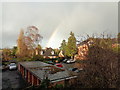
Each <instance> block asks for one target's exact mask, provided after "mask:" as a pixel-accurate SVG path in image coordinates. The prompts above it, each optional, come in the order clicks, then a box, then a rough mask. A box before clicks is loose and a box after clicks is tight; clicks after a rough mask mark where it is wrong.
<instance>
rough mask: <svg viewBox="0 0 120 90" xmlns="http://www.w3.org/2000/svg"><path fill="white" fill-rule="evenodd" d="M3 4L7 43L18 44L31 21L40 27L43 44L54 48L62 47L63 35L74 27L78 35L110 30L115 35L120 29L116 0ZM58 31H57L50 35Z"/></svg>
mask: <svg viewBox="0 0 120 90" xmlns="http://www.w3.org/2000/svg"><path fill="white" fill-rule="evenodd" d="M2 7H3V16H2V18H3V47H11V46H13V45H15V44H16V40H17V37H18V34H19V32H20V29H21V28H23V29H25V28H26V27H27V26H30V25H34V26H36V27H37V28H39V30H40V34H41V35H42V36H43V40H42V43H41V45H42V47H45V46H52V47H53V48H57V47H59V45H60V43H61V41H62V40H63V39H66V40H67V38H68V37H69V33H70V31H73V32H74V33H75V35H76V36H79V35H83V36H84V35H85V33H87V34H92V33H99V34H100V33H102V32H104V31H106V30H107V31H106V33H111V34H113V35H114V34H117V32H118V28H117V27H118V7H117V3H113V2H112V3H110V2H108V3H104V2H102V3H97V2H96V3H95V2H91V3H88V2H87V3H82V2H80V3H75V2H63V3H62V2H61V3H57V2H56V3H55V2H53V3H52V2H51V3H49V2H46V3H44V2H39V3H27V2H26V3H3V6H2ZM56 30H57V31H56ZM108 30H109V31H108ZM54 31H56V34H54V37H52V39H50V37H51V36H52V35H53V33H54ZM50 40H51V41H50ZM48 42H49V43H50V44H48V45H47V43H48Z"/></svg>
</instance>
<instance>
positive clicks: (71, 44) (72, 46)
mask: <svg viewBox="0 0 120 90" xmlns="http://www.w3.org/2000/svg"><path fill="white" fill-rule="evenodd" d="M76 52H77V47H76V38H75V36H74V33H72V32H70V37H69V38H68V43H67V47H66V54H67V56H69V57H73V56H74V55H75V53H76Z"/></svg>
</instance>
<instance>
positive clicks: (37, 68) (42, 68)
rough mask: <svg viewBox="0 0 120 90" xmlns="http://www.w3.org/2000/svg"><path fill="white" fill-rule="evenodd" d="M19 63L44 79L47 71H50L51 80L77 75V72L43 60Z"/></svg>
mask: <svg viewBox="0 0 120 90" xmlns="http://www.w3.org/2000/svg"><path fill="white" fill-rule="evenodd" d="M19 64H21V65H22V66H23V67H25V68H26V69H27V70H29V71H30V72H31V73H33V74H34V75H35V76H37V77H38V78H39V79H41V80H43V79H44V76H45V73H48V74H47V76H48V78H49V79H50V81H51V82H55V81H58V80H63V79H68V78H75V77H77V73H75V72H72V71H68V70H66V69H61V68H58V67H56V66H54V65H51V64H47V63H43V62H41V61H30V62H28V61H27V62H19ZM46 70H48V72H46ZM54 70H55V71H54Z"/></svg>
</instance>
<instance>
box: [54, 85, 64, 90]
mask: <svg viewBox="0 0 120 90" xmlns="http://www.w3.org/2000/svg"><path fill="white" fill-rule="evenodd" d="M54 88H55V89H57V88H59V89H60V88H64V86H63V85H62V84H56V85H55V87H54Z"/></svg>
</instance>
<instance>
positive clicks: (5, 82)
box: [2, 70, 27, 90]
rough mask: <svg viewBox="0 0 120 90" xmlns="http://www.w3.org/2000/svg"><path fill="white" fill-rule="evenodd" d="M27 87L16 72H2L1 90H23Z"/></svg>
mask: <svg viewBox="0 0 120 90" xmlns="http://www.w3.org/2000/svg"><path fill="white" fill-rule="evenodd" d="M25 87H27V83H26V82H25V80H24V79H23V78H22V77H21V75H20V73H19V72H18V71H17V70H14V71H10V70H6V71H3V72H2V89H3V90H4V89H5V90H6V89H8V90H10V89H23V88H25Z"/></svg>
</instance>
